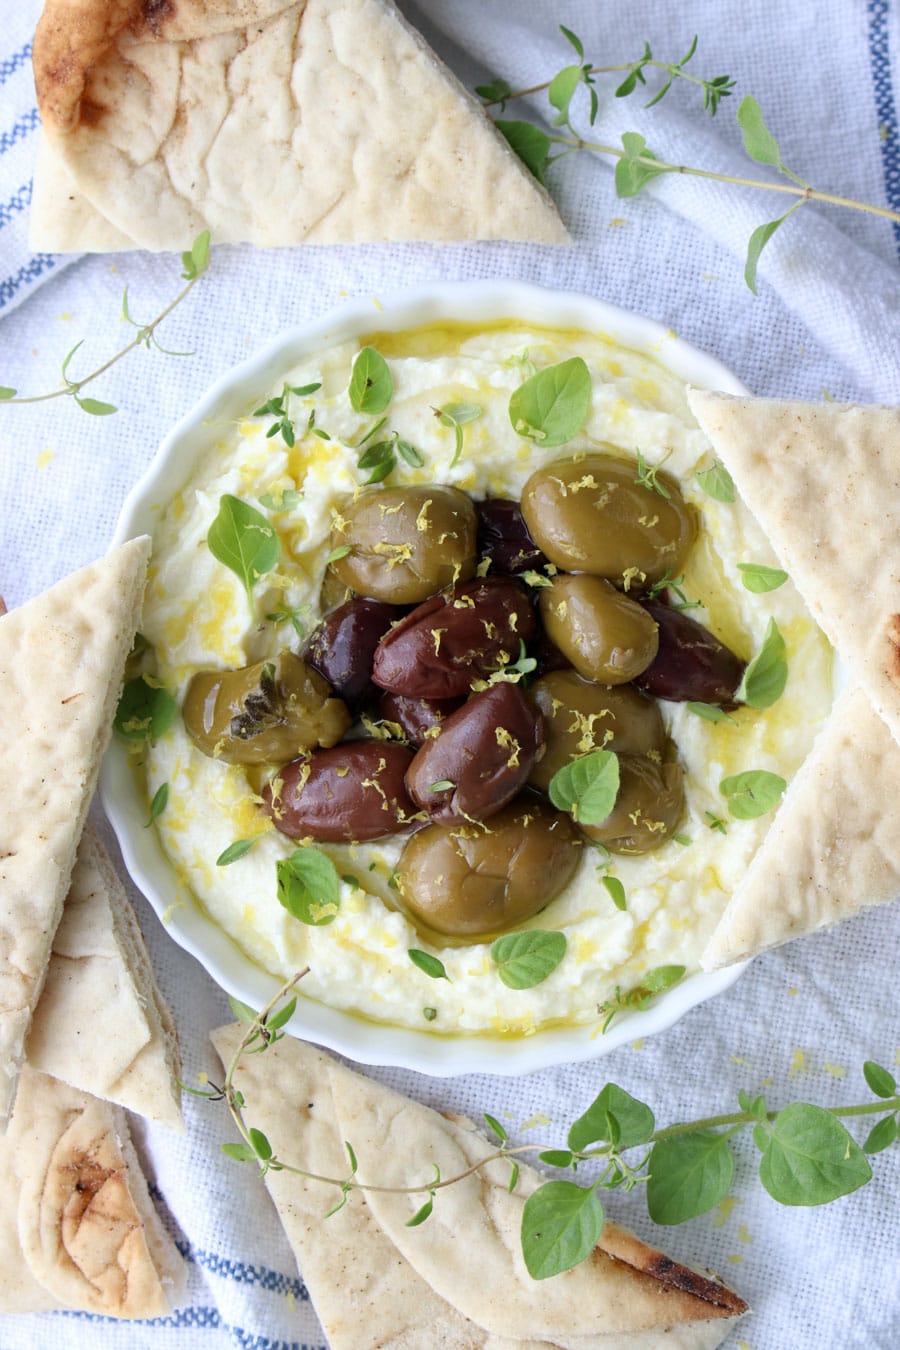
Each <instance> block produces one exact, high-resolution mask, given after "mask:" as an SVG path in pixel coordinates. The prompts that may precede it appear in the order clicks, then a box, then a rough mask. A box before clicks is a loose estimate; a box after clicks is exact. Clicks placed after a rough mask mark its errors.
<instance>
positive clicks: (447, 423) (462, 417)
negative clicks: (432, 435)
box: [434, 403, 484, 469]
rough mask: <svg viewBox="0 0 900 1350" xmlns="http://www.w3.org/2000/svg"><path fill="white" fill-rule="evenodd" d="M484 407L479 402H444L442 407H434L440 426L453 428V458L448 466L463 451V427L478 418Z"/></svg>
mask: <svg viewBox="0 0 900 1350" xmlns="http://www.w3.org/2000/svg"><path fill="white" fill-rule="evenodd" d="M483 411H484V409H483V408H482V407H481V405H480V404H479V403H445V404H444V406H443V408H435V409H434V415H435V417H436V418H437V419H438V421H439V422H440V424H441V426H442V427H452V429H453V438H454V445H453V458H452V459H451V461H450V468H451V469H452V468H454V467H455V465H457V464H458V463H459V461H460V458H461V457H462V452H463V427H465V426H468V424H469V423H470V422H474V421H475V420H476V419H477V418H479V417H480V416H481V414H482V412H483Z"/></svg>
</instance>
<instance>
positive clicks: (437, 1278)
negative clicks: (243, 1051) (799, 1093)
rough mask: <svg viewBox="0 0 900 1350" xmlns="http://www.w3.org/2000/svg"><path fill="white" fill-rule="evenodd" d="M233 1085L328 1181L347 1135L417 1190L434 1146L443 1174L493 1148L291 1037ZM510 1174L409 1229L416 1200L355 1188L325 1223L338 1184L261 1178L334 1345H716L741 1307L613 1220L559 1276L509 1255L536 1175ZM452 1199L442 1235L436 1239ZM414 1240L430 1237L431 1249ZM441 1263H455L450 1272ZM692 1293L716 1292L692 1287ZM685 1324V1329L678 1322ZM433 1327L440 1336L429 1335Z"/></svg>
mask: <svg viewBox="0 0 900 1350" xmlns="http://www.w3.org/2000/svg"><path fill="white" fill-rule="evenodd" d="M242 1030H243V1029H242V1028H240V1027H237V1026H234V1027H225V1028H222V1029H221V1030H219V1031H217V1032H215V1033H214V1034H213V1043H214V1044H215V1046H216V1049H217V1051H218V1053H219V1055H220V1057H221V1058H222V1060H223V1063H228V1062H229V1061H230V1059H231V1057H232V1056H233V1054H234V1051H235V1049H236V1047H237V1045H238V1043H239V1040H240V1037H241V1035H242ZM263 1060H265V1063H263V1062H262V1061H263ZM235 1081H236V1084H237V1085H238V1086H239V1087H240V1088H241V1090H242V1091H243V1093H244V1095H245V1097H246V1099H247V1101H248V1103H250V1104H251V1106H250V1108H249V1109H250V1110H251V1112H252V1118H253V1121H254V1123H255V1124H257V1125H258V1126H259V1128H261V1129H262V1130H263V1131H264V1133H266V1134H267V1135H268V1137H269V1138H270V1140H271V1142H272V1144H273V1147H274V1148H275V1150H276V1153H278V1154H279V1156H282V1157H284V1158H286V1159H288V1160H290V1161H292V1162H295V1163H296V1164H297V1165H299V1166H301V1167H307V1168H308V1169H310V1170H315V1171H317V1172H320V1173H324V1174H326V1175H334V1176H341V1175H345V1174H346V1171H347V1155H346V1150H345V1146H344V1142H343V1141H344V1140H345V1139H349V1140H350V1141H351V1142H352V1144H353V1147H354V1149H355V1150H356V1152H357V1155H358V1157H359V1161H360V1167H361V1168H363V1167H366V1166H368V1167H370V1168H371V1169H372V1171H373V1173H377V1179H378V1181H379V1183H384V1184H387V1185H391V1184H399V1185H405V1184H408V1182H409V1167H410V1159H415V1158H419V1159H421V1160H422V1164H423V1166H425V1167H426V1168H427V1167H428V1166H429V1165H430V1162H431V1160H432V1157H434V1158H435V1159H436V1160H437V1158H438V1156H439V1155H440V1157H441V1158H444V1159H445V1160H447V1161H448V1162H449V1165H450V1168H451V1170H450V1171H446V1172H443V1175H452V1169H453V1168H456V1166H457V1164H459V1166H460V1167H465V1166H467V1165H468V1164H469V1163H470V1162H471V1161H475V1160H476V1159H477V1158H479V1157H484V1156H485V1155H486V1154H487V1153H489V1152H490V1148H489V1146H488V1145H487V1144H486V1143H485V1141H484V1140H483V1139H481V1138H480V1137H479V1136H478V1135H476V1134H474V1133H472V1132H469V1131H466V1130H463V1129H461V1128H460V1127H459V1126H456V1125H453V1124H451V1122H449V1121H448V1120H446V1119H445V1118H444V1117H443V1116H440V1115H438V1114H437V1112H434V1111H431V1110H429V1109H428V1108H427V1107H422V1106H418V1105H416V1104H415V1103H413V1102H410V1101H409V1100H408V1099H407V1098H404V1097H401V1096H399V1095H398V1094H397V1093H394V1092H392V1091H390V1089H388V1088H384V1087H381V1086H380V1085H379V1084H377V1083H375V1082H373V1081H371V1080H369V1079H366V1078H363V1077H362V1076H360V1075H357V1074H355V1073H353V1072H352V1071H351V1070H349V1069H347V1068H344V1067H343V1066H342V1065H340V1064H338V1063H337V1062H336V1061H335V1060H333V1059H332V1058H331V1057H330V1056H328V1055H325V1054H323V1053H322V1052H321V1051H319V1050H316V1049H314V1048H313V1047H311V1046H307V1045H304V1044H302V1043H301V1042H298V1041H294V1040H291V1039H289V1038H286V1039H284V1040H282V1041H280V1042H278V1044H277V1045H275V1046H273V1047H271V1048H270V1049H269V1050H267V1051H266V1054H265V1056H249V1057H245V1058H244V1060H243V1061H242V1063H241V1065H240V1067H239V1068H238V1071H237V1075H236V1079H235ZM373 1131H374V1133H373ZM381 1131H383V1132H381ZM386 1142H387V1144H388V1147H385V1143H386ZM395 1172H396V1174H397V1175H396V1177H394V1173H395ZM494 1173H496V1175H494ZM508 1173H509V1169H508V1167H495V1168H492V1169H490V1168H489V1169H488V1171H487V1173H485V1174H483V1175H485V1176H486V1177H487V1178H488V1180H487V1181H486V1182H482V1181H479V1179H478V1178H472V1180H471V1184H470V1183H469V1182H461V1183H459V1185H458V1187H457V1186H453V1187H450V1188H449V1189H448V1190H447V1191H444V1192H442V1194H441V1197H440V1200H439V1202H438V1204H436V1206H435V1211H434V1214H433V1215H432V1217H431V1218H430V1219H429V1221H428V1223H427V1224H425V1225H422V1226H421V1227H420V1228H415V1229H408V1228H405V1226H404V1225H405V1222H406V1220H407V1219H408V1218H409V1217H410V1215H411V1214H412V1213H414V1212H415V1209H416V1208H417V1207H418V1204H419V1203H421V1196H418V1197H380V1198H379V1201H378V1203H377V1204H373V1203H372V1200H373V1198H374V1196H373V1195H372V1194H371V1193H370V1194H369V1195H368V1197H367V1198H366V1199H364V1198H363V1196H362V1195H361V1194H360V1193H359V1192H353V1193H351V1194H350V1196H349V1197H348V1200H347V1203H346V1205H345V1206H344V1207H343V1209H341V1210H340V1211H339V1213H337V1214H335V1215H334V1216H332V1217H331V1218H329V1219H328V1221H327V1223H326V1222H325V1221H324V1214H325V1212H326V1211H327V1210H328V1209H329V1208H330V1206H331V1205H332V1204H333V1203H334V1196H333V1194H332V1193H329V1192H328V1191H327V1190H324V1189H323V1188H322V1187H321V1185H320V1184H317V1183H315V1182H309V1181H304V1180H303V1179H302V1178H300V1177H296V1176H292V1175H291V1174H290V1173H288V1172H284V1171H282V1172H273V1173H269V1174H268V1176H267V1178H266V1183H267V1185H268V1187H269V1190H270V1192H271V1195H272V1198H273V1199H274V1201H275V1203H276V1205H277V1207H278V1210H279V1213H280V1216H281V1219H282V1222H283V1224H284V1225H285V1231H286V1232H287V1235H288V1238H289V1240H290V1241H291V1244H292V1246H293V1247H294V1251H295V1253H296V1255H297V1260H298V1265H299V1266H300V1269H301V1271H302V1274H303V1277H304V1280H305V1282H306V1284H307V1287H308V1288H309V1290H310V1294H311V1296H312V1299H313V1302H314V1303H315V1306H316V1311H317V1312H318V1314H319V1317H320V1319H321V1321H322V1325H323V1327H324V1329H325V1332H326V1335H327V1336H328V1338H329V1342H330V1344H331V1346H332V1350H375V1348H376V1347H379V1348H380V1347H385V1348H386V1350H387V1348H388V1347H390V1350H401V1347H402V1350H432V1347H434V1346H435V1345H437V1344H440V1345H441V1346H446V1347H447V1348H448V1350H449V1348H450V1347H452V1348H453V1350H456V1347H463V1346H465V1347H467V1350H468V1348H469V1347H471V1350H476V1347H482V1348H483V1350H505V1348H506V1347H513V1346H515V1347H517V1348H518V1350H526V1347H537V1348H538V1350H546V1348H547V1347H551V1346H555V1347H562V1350H620V1348H621V1350H664V1347H670V1346H671V1347H673V1350H674V1347H676V1346H677V1347H684V1350H701V1348H702V1347H706V1346H715V1345H718V1344H719V1343H720V1341H721V1340H723V1339H724V1338H725V1336H726V1335H727V1334H728V1332H729V1331H730V1329H731V1325H732V1321H731V1319H732V1317H734V1316H735V1315H737V1314H739V1313H740V1312H743V1311H744V1310H745V1308H746V1305H745V1304H744V1303H742V1302H741V1300H740V1299H738V1298H737V1296H736V1295H734V1294H732V1293H731V1291H730V1290H727V1289H725V1288H724V1286H722V1285H719V1284H717V1283H715V1282H714V1281H708V1280H706V1279H705V1277H702V1276H698V1275H696V1274H695V1273H694V1272H692V1271H688V1270H686V1268H685V1267H681V1266H678V1265H676V1264H675V1263H674V1262H670V1261H669V1260H668V1258H665V1257H663V1256H662V1254H661V1253H659V1252H655V1251H653V1250H652V1249H651V1248H649V1247H646V1246H645V1245H644V1244H643V1243H641V1242H639V1240H638V1239H636V1238H634V1237H632V1235H631V1234H627V1233H625V1232H624V1230H622V1229H619V1228H616V1227H615V1226H614V1225H608V1226H607V1228H606V1229H605V1230H604V1233H603V1236H602V1238H601V1243H602V1244H603V1245H604V1246H606V1247H608V1249H609V1252H610V1253H612V1254H609V1255H608V1254H607V1253H606V1252H603V1251H601V1252H599V1253H597V1255H596V1257H595V1258H594V1259H592V1260H591V1261H590V1262H588V1263H585V1265H584V1266H582V1267H581V1268H579V1269H578V1270H576V1271H572V1272H569V1273H568V1274H567V1275H564V1276H559V1277H557V1279H555V1280H548V1281H542V1282H540V1283H535V1282H533V1281H531V1280H530V1277H529V1276H528V1275H527V1273H526V1272H525V1271H524V1267H523V1266H522V1263H521V1258H520V1257H518V1256H517V1255H516V1254H515V1253H517V1251H518V1222H519V1219H520V1216H521V1206H522V1204H523V1202H524V1196H525V1195H526V1194H527V1193H528V1190H530V1189H532V1188H533V1186H534V1185H536V1184H537V1183H538V1180H539V1179H538V1177H537V1174H536V1173H533V1172H531V1171H530V1170H529V1169H524V1168H523V1169H522V1174H521V1178H520V1184H519V1188H517V1194H516V1195H515V1196H509V1195H508V1193H507V1190H506V1186H507V1183H508V1180H509V1175H508ZM501 1174H502V1175H501ZM392 1178H393V1180H392ZM501 1196H502V1197H505V1198H501ZM451 1197H458V1198H457V1199H455V1200H453V1199H451ZM384 1198H386V1199H387V1200H388V1202H389V1203H388V1204H387V1205H386V1206H385V1205H382V1204H381V1199H384ZM394 1200H397V1201H398V1206H397V1210H396V1211H395V1209H394V1206H393V1205H392V1203H391V1202H392V1201H394ZM447 1200H450V1201H451V1204H450V1207H449V1208H448V1209H446V1211H445V1213H444V1214H443V1215H442V1216H441V1217H440V1219H439V1221H438V1223H439V1233H437V1232H436V1233H434V1234H432V1236H431V1237H429V1235H428V1231H427V1230H429V1229H430V1228H431V1225H432V1224H433V1223H434V1220H435V1219H436V1218H437V1217H438V1216H439V1215H441V1210H442V1209H445V1204H444V1202H445V1201H447ZM497 1224H499V1225H500V1231H501V1234H502V1236H500V1237H499V1238H498V1234H497V1232H496V1231H495V1227H494V1226H495V1225H497ZM454 1225H455V1227H454ZM513 1229H514V1230H515V1234H514V1238H513ZM419 1237H424V1239H425V1241H424V1246H423V1247H422V1248H421V1249H420V1248H419V1247H418V1246H417V1239H418V1238H419ZM460 1238H463V1239H464V1240H460ZM498 1241H499V1242H500V1243H501V1245H502V1246H503V1248H504V1252H503V1255H502V1257H501V1258H500V1262H499V1264H502V1266H503V1278H505V1279H506V1280H507V1283H506V1285H504V1286H500V1285H495V1284H494V1279H495V1277H496V1276H497V1274H498V1268H499V1266H498V1262H497V1259H496V1255H495V1248H496V1245H497V1242H498ZM507 1243H508V1244H509V1245H508V1246H507ZM437 1249H440V1250H437ZM457 1249H458V1250H457ZM444 1259H446V1261H447V1268H446V1269H444V1270H441V1269H440V1263H441V1261H442V1260H444ZM632 1262H637V1263H638V1268H637V1269H636V1268H635V1267H634V1265H633V1264H632ZM641 1267H643V1268H644V1269H646V1270H648V1271H649V1270H652V1271H653V1272H655V1273H654V1274H651V1273H643V1270H642V1269H641ZM669 1272H671V1278H669ZM664 1280H666V1281H667V1282H664ZM679 1284H681V1287H679ZM685 1286H687V1288H696V1289H698V1290H702V1291H703V1294H704V1295H706V1296H708V1297H709V1298H712V1299H713V1300H714V1301H713V1302H709V1301H707V1298H706V1297H704V1296H697V1295H696V1294H693V1293H690V1292H684V1288H685ZM579 1298H584V1299H585V1301H584V1302H583V1303H579V1302H578V1301H577V1300H578V1299H579ZM570 1299H574V1300H575V1301H574V1302H573V1303H571V1304H570ZM700 1319H709V1321H701V1320H700ZM676 1322H681V1323H682V1325H681V1326H680V1327H677V1328H672V1326H671V1324H672V1323H676ZM435 1328H440V1329H441V1331H442V1333H444V1334H445V1336H446V1340H441V1341H440V1342H437V1341H436V1340H435V1339H434V1337H435Z"/></svg>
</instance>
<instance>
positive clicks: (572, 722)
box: [528, 670, 666, 792]
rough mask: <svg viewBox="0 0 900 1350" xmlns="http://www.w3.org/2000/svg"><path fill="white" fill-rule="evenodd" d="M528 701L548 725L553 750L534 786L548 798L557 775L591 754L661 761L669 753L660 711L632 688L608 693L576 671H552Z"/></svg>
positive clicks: (619, 687)
mask: <svg viewBox="0 0 900 1350" xmlns="http://www.w3.org/2000/svg"><path fill="white" fill-rule="evenodd" d="M528 697H529V699H530V700H531V702H532V703H533V704H534V706H535V707H536V708H537V709H538V711H539V712H540V713H541V714H542V715H543V719H544V740H545V743H546V747H547V748H546V751H545V752H544V756H543V758H542V759H540V760H538V762H537V763H536V764H535V766H534V768H533V769H532V771H531V775H530V777H529V780H528V781H529V783H531V785H532V787H536V788H540V789H541V791H542V792H546V791H547V788H548V787H549V786H550V779H551V778H552V777H553V775H554V774H555V773H556V772H557V770H559V769H561V768H562V767H563V766H564V765H565V764H568V763H569V761H570V760H573V759H575V757H576V756H577V755H586V754H588V752H589V751H591V750H615V751H617V752H619V753H621V754H625V755H648V754H653V755H655V756H661V755H662V752H663V750H664V749H665V745H666V729H665V726H664V725H663V720H662V717H661V715H660V711H659V708H658V707H657V705H656V703H655V702H654V700H653V699H650V698H647V697H646V696H645V695H644V694H640V693H638V691H637V690H636V689H633V688H632V687H631V686H630V685H624V684H623V685H617V686H616V687H614V688H607V687H605V686H603V685H599V684H592V683H589V682H588V681H587V680H583V679H582V678H581V676H580V675H578V674H576V672H575V671H574V670H552V671H550V673H549V674H547V675H542V676H541V678H540V679H538V680H535V682H534V684H533V685H532V686H531V688H530V689H529V690H528Z"/></svg>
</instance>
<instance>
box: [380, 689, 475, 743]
mask: <svg viewBox="0 0 900 1350" xmlns="http://www.w3.org/2000/svg"><path fill="white" fill-rule="evenodd" d="M380 693H381V697H380V698H379V700H378V702H377V703H376V705H375V707H374V709H373V712H374V715H375V716H376V717H377V718H378V719H380V720H381V721H383V722H393V723H395V724H396V725H397V726H399V727H400V729H401V731H402V732H403V734H404V736H405V737H406V739H407V740H408V741H409V742H410V743H411V744H412V745H424V744H425V742H426V741H427V740H429V739H431V738H432V737H433V736H436V735H437V733H438V731H439V730H440V728H441V726H442V725H443V723H444V722H445V721H446V720H447V718H448V717H449V716H450V714H451V713H455V712H456V710H457V708H461V707H462V705H463V702H464V699H462V698H407V696H406V695H405V694H391V693H388V691H387V690H386V689H385V690H382V691H380Z"/></svg>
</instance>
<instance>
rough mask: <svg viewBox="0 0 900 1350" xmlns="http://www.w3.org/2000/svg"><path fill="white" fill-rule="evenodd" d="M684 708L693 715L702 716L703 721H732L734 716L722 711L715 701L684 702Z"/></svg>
mask: <svg viewBox="0 0 900 1350" xmlns="http://www.w3.org/2000/svg"><path fill="white" fill-rule="evenodd" d="M684 706H685V708H686V709H687V710H688V712H691V713H693V714H694V716H695V717H702V718H703V720H704V722H733V721H734V718H733V717H729V715H728V713H727V712H723V711H722V709H721V708H719V707H717V706H716V704H715V703H686V704H685V705H684Z"/></svg>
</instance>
